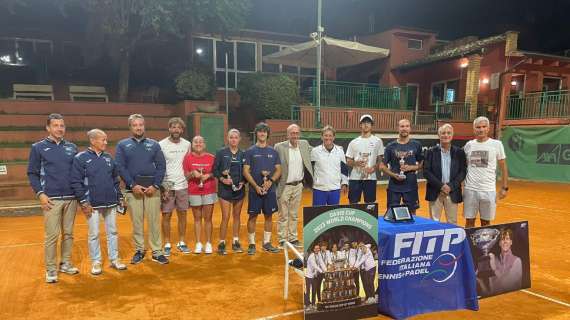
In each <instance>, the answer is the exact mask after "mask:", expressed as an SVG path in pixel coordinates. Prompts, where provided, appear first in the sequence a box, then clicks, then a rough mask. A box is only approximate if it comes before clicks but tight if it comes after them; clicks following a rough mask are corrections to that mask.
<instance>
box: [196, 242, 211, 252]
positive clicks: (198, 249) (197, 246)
mask: <svg viewBox="0 0 570 320" xmlns="http://www.w3.org/2000/svg"><path fill="white" fill-rule="evenodd" d="M210 250H212V249H211V248H210ZM194 253H195V254H200V253H202V242H197V243H196V247H194Z"/></svg>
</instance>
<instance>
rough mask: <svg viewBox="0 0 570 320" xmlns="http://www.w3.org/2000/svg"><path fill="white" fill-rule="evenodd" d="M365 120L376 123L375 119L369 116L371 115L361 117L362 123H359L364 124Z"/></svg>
mask: <svg viewBox="0 0 570 320" xmlns="http://www.w3.org/2000/svg"><path fill="white" fill-rule="evenodd" d="M364 120H368V121H370V122H372V123H374V119H372V116H371V115H369V114H363V115H362V116H361V117H360V121H358V122H359V123H362V122H363V121H364Z"/></svg>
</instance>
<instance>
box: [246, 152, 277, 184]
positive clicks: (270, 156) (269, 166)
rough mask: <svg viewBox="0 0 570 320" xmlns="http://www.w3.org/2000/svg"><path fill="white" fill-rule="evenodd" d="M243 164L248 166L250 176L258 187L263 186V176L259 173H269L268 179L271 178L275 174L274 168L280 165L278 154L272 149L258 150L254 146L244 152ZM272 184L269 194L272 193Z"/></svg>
mask: <svg viewBox="0 0 570 320" xmlns="http://www.w3.org/2000/svg"><path fill="white" fill-rule="evenodd" d="M245 164H246V165H248V166H249V168H250V169H249V170H250V174H251V176H252V177H253V180H255V183H257V185H258V186H261V185H262V184H263V175H262V174H261V171H269V175H268V176H267V177H268V178H271V176H273V173H274V172H275V166H276V165H278V164H279V165H280V164H281V160H279V154H278V153H277V151H275V149H273V147H271V146H267V147H264V148H260V147H258V146H256V145H253V146H251V147H250V148H249V149H247V151H246V152H245ZM274 186H275V185H274V184H272V185H271V189H269V192H272V191H274V189H275V188H274Z"/></svg>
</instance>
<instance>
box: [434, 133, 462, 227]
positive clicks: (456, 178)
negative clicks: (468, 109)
mask: <svg viewBox="0 0 570 320" xmlns="http://www.w3.org/2000/svg"><path fill="white" fill-rule="evenodd" d="M437 135H438V136H439V145H436V146H434V147H432V148H430V149H429V150H428V152H427V153H426V156H425V162H424V176H425V177H426V179H427V188H426V200H427V201H429V212H430V216H431V218H432V219H433V220H435V221H439V220H440V217H441V212H442V210H443V209H445V215H446V217H447V222H449V223H453V224H457V207H458V204H459V203H461V202H462V201H463V198H462V196H461V182H463V180H464V179H465V174H466V171H467V164H466V161H465V153H464V152H463V150H461V149H460V148H459V147H456V146H453V145H451V141H452V140H453V127H452V126H451V125H450V124H448V123H446V124H444V125H442V126H441V127H439V129H438V130H437Z"/></svg>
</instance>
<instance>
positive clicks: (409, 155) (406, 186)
mask: <svg viewBox="0 0 570 320" xmlns="http://www.w3.org/2000/svg"><path fill="white" fill-rule="evenodd" d="M399 155H403V156H405V157H404V161H405V163H406V164H409V165H415V164H416V162H418V163H419V162H420V161H423V160H424V156H423V152H422V145H421V144H420V143H419V142H418V141H417V140H410V141H408V143H405V144H401V143H398V140H394V141H392V142H390V143H389V144H388V145H387V146H386V149H385V150H384V164H390V170H392V172H395V173H400V157H399ZM405 174H406V179H405V180H404V181H398V180H396V179H394V178H392V177H390V180H389V182H388V189H389V190H391V191H394V192H408V191H413V190H417V189H418V176H417V174H416V172H415V171H408V172H406V173H405Z"/></svg>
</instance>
